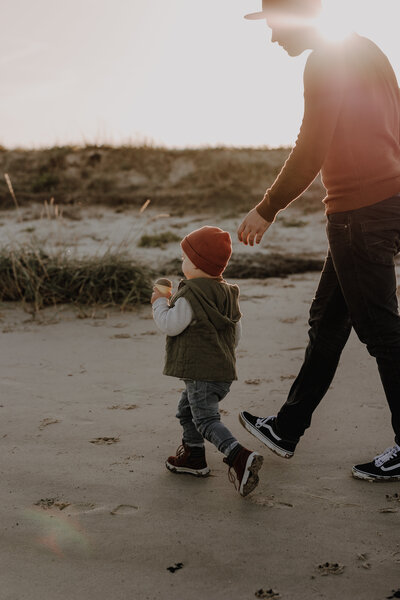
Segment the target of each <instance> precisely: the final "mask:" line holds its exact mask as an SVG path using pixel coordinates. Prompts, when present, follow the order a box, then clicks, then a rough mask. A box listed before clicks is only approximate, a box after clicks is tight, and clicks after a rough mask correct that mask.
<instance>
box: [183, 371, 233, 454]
mask: <svg viewBox="0 0 400 600" xmlns="http://www.w3.org/2000/svg"><path fill="white" fill-rule="evenodd" d="M184 383H185V386H186V387H185V389H184V390H183V392H182V396H181V399H180V401H179V404H178V412H177V414H176V416H177V418H178V419H179V422H180V424H181V425H182V428H183V436H182V439H183V442H184V443H185V444H187V445H188V446H204V438H205V439H206V440H208V441H209V442H211V443H212V444H214V446H216V447H217V448H218V450H219V451H220V452H223V453H224V454H225V455H226V456H228V454H229V453H230V451H231V450H233V448H234V447H235V446H236V445H237V444H238V442H237V440H236V438H234V437H233V435H232V434H231V432H230V431H229V429H227V427H225V425H224V424H223V423H221V416H220V414H219V408H218V404H219V402H220V401H221V400H222V399H223V398H225V396H226V395H227V393H228V392H229V389H230V387H231V382H230V381H226V382H225V381H223V382H222V381H193V380H192V379H185V380H184Z"/></svg>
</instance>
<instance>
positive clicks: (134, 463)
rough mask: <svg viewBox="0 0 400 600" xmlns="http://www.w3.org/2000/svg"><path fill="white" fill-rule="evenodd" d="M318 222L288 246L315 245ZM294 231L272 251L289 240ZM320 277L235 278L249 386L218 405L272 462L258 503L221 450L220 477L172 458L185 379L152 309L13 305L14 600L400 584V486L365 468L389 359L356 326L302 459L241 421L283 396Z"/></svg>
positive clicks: (225, 595) (10, 464)
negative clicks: (245, 492)
mask: <svg viewBox="0 0 400 600" xmlns="http://www.w3.org/2000/svg"><path fill="white" fill-rule="evenodd" d="M104 218H107V216H106V217H103V219H100V220H98V227H100V226H101V223H102V222H104ZM3 221H4V222H5V218H4V215H3ZM314 221H315V222H314ZM314 221H313V222H312V223H311V225H310V227H311V226H312V227H313V228H314V229H313V230H312V231H314V232H315V239H316V240H320V242H315V243H313V248H314V249H315V248H316V252H321V253H323V252H324V248H323V245H324V242H323V237H322V234H321V232H320V229H321V230H322V229H323V225H322V224H321V222H320V221H321V219H320V217H318V219H316V218H314ZM200 224H201V223H200ZM77 225H78V226H81V227H87V223H86V224H84V223H83V224H82V222H80V223H78V224H77ZM194 225H195V224H194V223H193V226H194ZM196 225H197V224H196ZM185 226H186V227H189V225H188V220H187V219H186V225H185ZM4 227H6V228H8V231H9V232H12V230H13V227H14V232H16V230H17V229H18V227H20V224H16V223H14V224H13V223H10V222H8V221H7V224H6V225H4ZM4 227H3V228H2V229H4ZM63 227H64V225H63ZM93 227H95V225H93ZM65 228H67V225H65ZM192 228H193V227H192ZM305 229H306V228H302V229H301V231H300V230H299V232H300V233H299V236H300V234H301V235H304V238H305V239H304V240H303V241H302V240H300V239H297V238H296V236H295V235H294V234H293V235H294V237H295V238H296V239H295V242H294V243H293V244H292V246H293V247H292V248H291V250H293V248H295V250H296V251H299V252H300V251H302V252H306V250H307V248H306V246H307V244H308V243H309V242H310V231H311V230H310V229H309V230H308V238H307V235H305ZM182 231H183V229H182ZM312 231H311V233H312ZM322 233H323V232H322ZM290 234H291V232H290V231H289V232H288V240H286V241H285V240H283V239H282V238H281V239H280V240H279V236H278V237H277V238H276V242H274V243H276V244H277V245H279V244H280V245H281V247H282V248H283V247H284V246H285V245H287V244H288V243H289V241H290V239H289V238H290ZM3 235H4V234H3ZM10 235H11V234H10ZM16 237H17V236H16ZM300 237H301V236H300ZM77 238H79V235H77ZM235 243H236V242H235ZM275 249H276V248H275ZM175 251H176V248H175V249H170V250H168V252H171V254H172V253H173V252H175ZM246 251H248V252H249V253H250V252H251V249H249V248H248V249H247V250H246ZM266 251H267V250H266ZM148 252H150V253H153V252H154V251H153V250H149V251H148ZM151 256H153V254H152V255H151ZM162 275H164V274H162V273H160V276H162ZM317 281H318V274H315V273H313V274H305V275H293V276H290V277H287V278H284V279H268V280H266V281H258V280H243V281H237V282H236V283H238V284H239V285H240V287H241V297H242V302H241V308H242V312H243V315H244V316H243V338H242V340H241V343H240V346H239V349H238V372H239V381H238V382H236V383H234V385H233V386H232V389H231V392H230V394H229V395H228V396H227V398H226V399H225V400H224V401H223V403H222V406H221V408H222V414H223V419H224V422H225V423H226V424H227V425H228V427H229V428H230V429H231V430H232V432H233V433H234V434H235V435H236V436H237V437H238V439H239V441H241V442H242V443H243V444H245V445H246V446H247V447H250V448H252V449H255V450H257V451H259V452H261V453H262V454H263V455H264V457H265V461H264V466H263V468H262V470H261V471H260V479H261V482H260V485H259V487H258V488H257V489H256V490H255V491H254V492H253V494H252V495H250V496H248V497H247V498H245V499H244V498H242V497H240V496H239V494H238V493H237V492H236V491H235V489H234V487H233V486H232V485H231V483H230V482H229V480H228V475H227V466H226V465H225V464H224V463H223V462H222V456H221V455H220V454H219V453H218V452H217V450H215V449H214V447H212V446H211V445H210V444H207V457H208V463H209V466H210V467H211V470H212V471H211V476H210V477H208V478H206V479H197V478H194V477H190V476H182V475H181V476H177V475H174V474H172V473H170V472H169V471H167V470H166V468H165V466H164V461H165V459H166V458H167V457H168V455H169V454H171V453H172V452H174V451H175V449H176V448H177V446H178V445H179V443H180V429H179V424H178V422H177V420H176V419H175V416H174V415H175V411H176V404H177V400H178V397H179V392H180V390H181V389H182V385H181V382H180V381H179V380H176V379H173V378H169V377H165V376H163V375H162V374H161V372H162V365H163V354H164V336H163V335H162V334H161V333H159V332H158V331H157V330H156V327H155V325H154V323H153V321H152V318H151V308H150V305H149V306H143V307H141V308H139V309H137V310H136V311H134V312H129V313H121V312H120V311H118V310H115V309H113V310H103V309H93V310H92V309H86V310H85V311H79V310H78V309H76V308H72V307H67V306H60V307H55V308H50V309H46V310H43V311H41V312H40V313H39V314H38V315H37V317H36V319H34V320H33V319H32V317H31V316H30V315H29V314H28V313H27V312H25V311H24V310H23V308H22V307H21V306H20V305H18V304H10V303H7V304H2V305H1V307H0V313H1V315H0V317H1V322H0V328H1V330H2V334H1V364H2V369H1V373H2V374H1V383H2V394H1V400H0V415H1V417H2V418H1V430H0V438H1V444H2V452H1V458H0V461H1V471H0V472H1V477H2V486H1V491H0V501H1V511H0V515H1V516H0V519H1V530H2V536H1V542H0V553H1V554H0V560H1V564H2V578H1V589H2V591H1V594H0V597H1V598H2V600H3V599H4V600H25V599H27V600H28V599H29V600H39V599H40V600H42V599H43V598H51V599H52V600H59V599H60V600H70V599H72V598H77V599H83V600H91V599H95V598H96V599H97V598H113V599H115V600H128V599H129V600H131V599H133V600H136V599H138V600H142V599H143V600H147V599H148V600H153V599H154V600H158V599H160V600H170V599H171V600H172V599H178V600H181V599H182V600H205V599H209V600H250V599H251V598H255V597H262V598H281V599H282V600H311V599H312V600H313V599H318V598H324V599H328V600H336V599H338V598H340V599H341V600H353V599H360V600H361V599H363V600H364V599H365V600H380V599H384V598H387V597H390V596H392V595H393V592H392V590H398V588H400V543H399V535H398V530H399V516H400V501H399V496H398V495H397V494H399V493H400V485H399V484H397V483H384V484H377V483H368V482H363V481H358V480H355V479H354V478H352V477H351V475H350V470H351V466H352V464H354V463H357V462H363V461H366V460H370V459H371V458H372V457H373V456H374V455H375V454H377V453H380V452H382V451H383V450H384V449H385V448H386V447H387V446H390V445H392V443H393V442H392V440H393V433H392V430H391V427H390V419H389V411H388V408H387V405H386V402H385V399H384V396H383V392H382V389H381V384H380V381H379V378H378V375H377V369H376V367H375V363H374V360H373V359H372V358H371V357H369V355H368V353H367V352H366V350H365V348H364V347H363V346H362V345H361V343H360V342H359V341H358V339H357V338H356V336H354V335H352V336H351V338H350V340H349V343H348V345H347V347H346V349H345V351H344V354H343V357H342V360H341V363H340V366H339V370H338V373H337V375H336V378H335V380H334V382H333V385H332V387H331V389H330V390H329V392H328V394H327V396H326V398H325V400H324V402H323V403H322V404H321V405H320V407H319V408H318V410H317V411H316V413H315V416H314V419H313V423H312V427H311V429H310V430H309V431H308V432H307V434H306V435H305V437H304V438H303V440H302V441H301V443H300V444H299V446H298V449H297V450H296V454H295V456H294V457H293V459H291V460H284V459H281V458H279V457H277V456H275V455H274V454H272V453H271V452H270V451H269V450H268V449H267V448H265V447H264V446H263V445H262V444H261V443H260V442H258V441H257V440H256V439H255V438H253V437H252V436H251V435H250V434H248V433H247V432H246V431H245V430H244V429H243V428H242V427H241V425H240V424H239V422H238V418H237V415H238V412H239V411H240V410H243V409H248V410H250V411H251V412H253V413H254V414H259V415H261V416H267V415H269V414H274V413H275V412H276V411H277V410H278V409H279V407H280V405H281V403H282V402H283V401H284V399H285V394H286V393H287V391H288V389H289V386H290V384H291V382H292V380H293V378H294V377H295V375H296V373H297V371H298V369H299V367H300V365H301V361H302V356H303V353H304V349H305V345H306V340H307V314H308V308H309V303H310V301H311V298H312V296H313V293H314V290H315V287H316V285H317ZM175 283H176V282H175ZM256 594H258V595H257V596H256Z"/></svg>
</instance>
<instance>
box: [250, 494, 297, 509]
mask: <svg viewBox="0 0 400 600" xmlns="http://www.w3.org/2000/svg"><path fill="white" fill-rule="evenodd" d="M249 501H250V502H252V503H253V504H257V505H258V506H265V507H267V508H293V504H291V503H290V502H281V501H280V500H276V498H275V496H250V498H249Z"/></svg>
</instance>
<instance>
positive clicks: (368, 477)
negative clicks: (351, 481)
mask: <svg viewBox="0 0 400 600" xmlns="http://www.w3.org/2000/svg"><path fill="white" fill-rule="evenodd" d="M351 474H352V475H353V477H355V478H356V479H363V480H364V481H371V482H379V483H382V482H385V481H400V475H397V476H394V477H385V476H381V475H372V474H371V473H366V472H365V471H360V470H359V469H356V468H355V467H353V468H352V469H351Z"/></svg>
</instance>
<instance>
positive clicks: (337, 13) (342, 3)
mask: <svg viewBox="0 0 400 600" xmlns="http://www.w3.org/2000/svg"><path fill="white" fill-rule="evenodd" d="M355 23H356V10H355V7H352V5H351V3H349V2H348V0H325V2H324V4H323V8H322V11H321V14H320V15H319V16H318V17H317V19H316V25H317V27H318V30H319V32H320V34H321V35H322V36H323V37H324V38H325V39H326V40H328V41H331V42H340V41H341V40H344V39H345V38H346V37H347V36H349V35H350V34H351V32H352V31H353V30H354V27H355Z"/></svg>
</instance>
